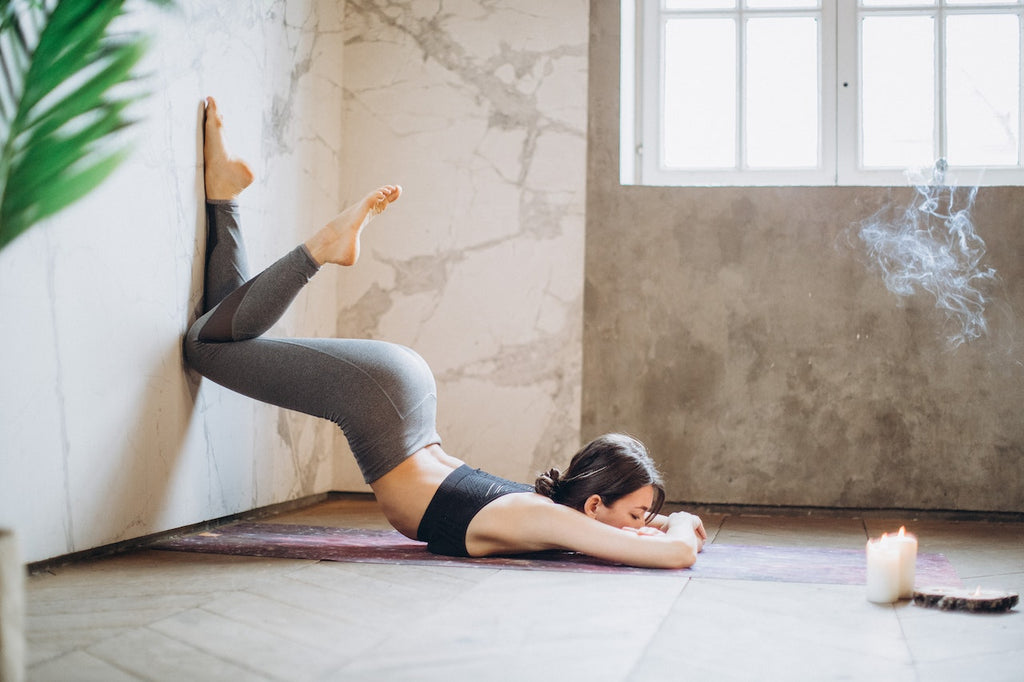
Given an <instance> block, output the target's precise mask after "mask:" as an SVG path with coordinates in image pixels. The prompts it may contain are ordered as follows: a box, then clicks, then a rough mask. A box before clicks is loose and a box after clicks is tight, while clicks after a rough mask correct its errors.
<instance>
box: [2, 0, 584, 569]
mask: <svg viewBox="0 0 1024 682" xmlns="http://www.w3.org/2000/svg"><path fill="white" fill-rule="evenodd" d="M178 4H179V9H178V10H176V11H172V12H169V13H164V12H160V11H158V10H154V9H145V10H143V11H144V14H143V15H141V16H136V17H135V20H136V21H138V22H139V23H141V24H144V25H150V26H156V25H157V24H159V31H158V32H157V34H156V42H155V44H154V47H153V50H152V51H151V53H150V55H149V57H148V58H147V62H146V64H145V65H144V68H145V69H146V70H148V71H149V72H151V73H152V74H153V80H152V81H151V84H152V89H153V94H152V96H151V97H150V98H149V99H148V100H147V101H146V102H145V103H144V105H143V107H142V110H141V111H140V113H141V114H142V115H143V116H144V121H143V123H142V124H141V125H140V126H139V127H138V128H136V130H135V136H136V137H137V140H138V144H137V152H136V153H135V155H134V156H133V157H132V158H131V160H130V161H129V162H128V163H126V164H125V165H124V166H123V167H122V168H121V169H120V170H119V172H118V173H117V174H116V175H115V176H114V177H113V178H112V179H110V180H109V181H108V182H107V183H106V184H105V185H103V186H102V187H101V188H100V189H99V190H97V191H96V192H94V193H93V194H92V195H90V196H89V197H87V198H86V199H85V200H83V201H82V202H81V203H79V204H77V205H75V206H74V207H72V208H71V209H69V210H68V211H66V212H65V213H63V214H61V215H59V216H57V217H55V218H54V219H52V220H50V221H48V222H47V223H46V224H43V225H39V226H36V227H35V228H33V229H32V230H30V231H29V232H28V233H26V234H25V235H23V236H22V237H20V238H19V239H18V240H17V241H16V242H14V243H13V244H12V245H10V246H9V247H8V248H6V249H4V250H3V251H0V320H2V323H0V324H2V325H3V330H4V332H5V333H4V334H3V335H2V336H0V372H2V374H0V527H3V526H6V527H13V528H14V529H15V530H16V531H17V533H18V535H19V537H20V542H21V545H22V550H23V556H24V558H25V559H26V560H27V561H39V560H43V559H46V558H50V557H54V556H58V555H62V554H66V553H70V552H75V551H81V550H85V549H90V548H94V547H97V546H101V545H104V544H108V543H112V542H117V541H121V540H126V539H130V538H135V537H139V536H142V535H146V534H148V533H153V532H157V531H161V530H166V529H169V528H175V527H179V526H182V525H187V524H192V523H197V522H200V521H203V520H207V519H211V518H217V517H220V516H225V515H228V514H232V513H236V512H240V511H245V510H249V509H253V508H256V507H260V506H265V505H268V504H272V503H276V502H281V501H285V500H289V499H295V498H299V497H303V496H307V495H310V494H314V493H317V492H324V491H327V490H331V489H354V490H359V489H364V488H363V486H362V483H361V479H360V477H359V476H358V473H357V472H356V470H355V466H354V464H353V463H352V462H351V458H350V457H348V456H347V453H346V452H345V451H346V450H347V447H346V446H345V444H344V440H343V439H342V438H341V437H340V436H339V435H338V431H337V429H336V428H335V427H334V425H333V424H330V423H328V422H322V421H318V420H315V419H313V418H309V417H305V416H304V415H299V414H295V413H290V412H285V411H282V410H278V409H276V408H271V407H268V406H264V405H260V404H257V403H255V402H253V401H251V400H249V399H247V398H243V397H241V396H237V395H234V394H232V393H231V392H229V391H226V390H224V389H221V388H220V387H218V386H216V385H213V384H212V383H210V382H209V381H206V380H202V381H200V380H199V378H198V377H197V375H195V374H194V373H192V372H190V371H188V370H186V369H185V368H184V367H183V365H182V360H181V345H180V343H181V336H182V334H183V333H184V331H185V329H186V328H187V326H188V324H189V323H190V322H191V321H192V320H193V319H194V318H195V309H196V306H197V304H198V302H199V300H200V297H201V288H202V286H201V285H202V282H201V279H202V254H203V247H204V243H205V226H204V218H203V213H202V203H201V200H202V191H201V189H202V177H201V166H200V158H201V154H200V151H201V150H200V144H201V136H200V121H201V110H200V102H201V99H202V97H203V96H204V95H206V94H214V95H216V96H217V97H218V100H219V102H220V103H221V106H222V110H223V111H224V113H225V114H226V117H227V119H228V125H229V130H230V133H229V135H230V141H231V142H233V147H234V148H235V149H236V150H237V151H238V152H239V153H240V154H241V155H243V156H245V157H246V158H247V159H249V160H250V161H252V163H253V165H254V166H255V167H256V171H257V176H258V178H259V180H258V181H257V184H256V186H254V187H253V188H252V189H251V190H250V191H249V192H248V193H247V195H246V196H245V199H244V201H243V211H244V219H245V230H246V233H247V236H248V240H249V242H248V246H249V257H250V264H251V266H252V267H253V268H254V269H256V268H260V267H262V266H264V265H266V264H268V263H269V262H271V261H272V260H273V259H274V258H276V257H277V256H279V255H280V254H281V253H283V252H284V251H285V250H287V249H289V248H291V247H292V246H294V244H296V243H297V242H298V241H300V240H302V239H304V238H305V236H306V235H307V234H308V232H309V229H310V228H311V227H314V226H316V225H318V224H320V223H322V222H323V221H325V220H326V219H329V218H330V217H331V216H332V215H333V214H334V212H335V211H336V210H337V209H338V208H339V207H340V206H342V205H343V203H344V202H345V201H348V200H351V199H353V198H355V197H356V196H359V195H360V194H361V193H362V192H363V191H365V190H366V189H369V188H370V187H371V186H373V185H375V184H377V183H381V182H399V183H401V184H403V185H404V186H405V189H406V194H405V196H404V197H403V199H402V201H401V203H400V205H396V206H395V208H394V210H393V211H391V212H389V215H388V216H387V217H386V220H387V222H384V221H382V222H381V223H380V224H379V227H380V229H375V228H376V226H374V227H371V231H370V233H369V234H368V235H367V238H366V241H365V255H364V259H363V261H362V262H361V263H360V267H357V268H355V269H353V270H348V271H340V270H338V269H332V270H330V271H325V272H323V273H321V274H320V275H319V276H318V277H317V278H316V279H315V280H314V281H313V283H312V284H311V285H310V287H308V289H307V290H306V291H305V292H304V293H303V295H302V296H301V297H300V298H299V299H298V301H297V302H296V304H295V306H294V307H293V309H292V310H291V311H290V313H289V314H288V316H287V317H286V318H285V319H284V320H283V321H282V323H281V324H280V325H279V327H278V328H277V329H276V330H275V331H276V332H278V333H283V334H293V335H299V334H301V335H313V336H316V335H320V336H328V335H333V334H335V333H338V334H342V335H349V336H357V335H362V336H369V337H373V338H386V339H389V340H394V341H398V342H402V343H406V344H408V345H411V346H413V347H415V348H417V349H418V350H419V351H420V352H421V353H422V354H423V355H424V356H425V357H426V358H427V360H428V361H429V362H430V363H431V365H432V366H433V368H434V370H435V373H436V374H437V375H438V383H439V389H440V393H441V395H440V398H441V404H440V415H439V429H440V431H441V433H442V436H443V437H444V438H445V447H446V449H447V450H449V451H450V452H452V453H453V454H456V455H458V456H461V457H463V458H465V459H467V460H469V461H470V462H471V463H473V464H474V465H476V466H483V467H484V468H488V469H490V470H492V471H494V472H495V473H498V474H502V475H506V476H510V477H514V478H518V479H520V480H530V477H532V475H534V473H535V472H536V470H537V469H539V468H541V467H544V466H548V465H549V464H551V463H554V462H562V461H565V459H566V458H567V457H568V455H569V454H571V452H572V451H573V450H574V449H575V448H576V447H577V445H578V442H577V441H578V439H579V401H580V365H581V359H580V354H581V350H580V348H581V342H580V337H581V328H582V321H581V315H582V287H583V276H582V269H583V204H584V161H585V159H584V157H585V126H586V124H585V120H586V118H585V102H586V57H587V15H588V6H587V3H586V1H585V0H572V1H571V2H570V1H568V0H560V1H559V2H556V3H549V2H547V1H546V0H521V1H517V2H513V3H497V4H498V6H497V7H493V6H492V5H494V3H490V2H486V0H467V1H465V2H385V1H381V2H363V1H356V0H349V2H347V3H342V2H335V1H330V0H319V1H318V0H304V1H301V0H288V1H287V3H286V2H284V1H283V0H277V1H269V0H263V1H261V0H249V1H248V2H240V1H233V2H230V3H221V2H218V3H211V2H201V1H200V0H181V1H180V2H179V3H178ZM343 84H344V87H345V90H344V92H343V90H342V85H343ZM339 452H340V453H341V455H342V456H338V453H339Z"/></svg>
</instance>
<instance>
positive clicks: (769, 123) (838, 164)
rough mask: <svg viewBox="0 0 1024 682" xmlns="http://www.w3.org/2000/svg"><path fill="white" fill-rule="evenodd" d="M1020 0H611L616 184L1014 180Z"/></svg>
mask: <svg viewBox="0 0 1024 682" xmlns="http://www.w3.org/2000/svg"><path fill="white" fill-rule="evenodd" d="M1022 15H1024V0H622V45H623V50H622V74H621V81H622V148H621V152H622V153H621V158H622V182H623V183H624V184H647V185H728V184H734V185H784V184H797V185H800V184H804V185H833V184H840V185H856V184H872V185H895V184H905V183H906V178H905V171H906V170H908V169H921V168H925V169H926V168H928V167H930V166H932V165H933V164H934V163H936V161H937V160H938V159H940V158H941V159H945V160H946V162H947V164H948V169H947V170H946V178H947V180H948V181H950V182H956V183H959V184H991V185H995V184H1024V163H1022V162H1024V159H1022V150H1021V140H1022V135H1021V129H1022V121H1021V113H1022V107H1021V93H1022V88H1021V49H1022V48H1021V22H1022Z"/></svg>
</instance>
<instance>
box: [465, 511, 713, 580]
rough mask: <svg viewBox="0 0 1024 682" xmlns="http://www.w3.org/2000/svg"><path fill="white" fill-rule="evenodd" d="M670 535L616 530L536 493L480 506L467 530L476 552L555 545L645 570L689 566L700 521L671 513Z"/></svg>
mask: <svg viewBox="0 0 1024 682" xmlns="http://www.w3.org/2000/svg"><path fill="white" fill-rule="evenodd" d="M667 519H668V520H667V530H666V531H665V532H664V533H654V534H639V533H638V532H637V531H636V530H635V529H622V528H613V527H612V526H609V525H606V524H603V523H601V522H600V521H596V520H594V519H591V518H588V517H587V516H586V515H584V514H581V513H580V512H578V511H576V510H574V509H570V508H569V507H566V506H564V505H560V504H556V503H554V502H552V501H551V500H549V499H547V498H544V497H541V496H540V495H534V494H516V495H506V496H505V497H502V498H499V499H497V500H495V501H494V502H492V503H491V504H489V505H487V506H486V507H484V508H483V509H482V510H480V513H479V514H477V516H476V517H475V518H474V519H473V521H472V523H470V525H469V528H468V530H467V533H466V547H467V549H468V550H469V553H470V554H471V555H472V556H486V555H490V554H515V553H522V552H535V551H541V550H549V549H560V550H569V551H573V552H581V553H583V554H588V555H590V556H593V557H597V558H599V559H605V560H607V561H614V562H617V563H623V564H628V565H630V566H641V567H645V568H688V567H689V566H692V565H693V564H694V563H695V562H696V561H697V552H699V551H700V548H701V545H702V541H701V539H700V537H699V536H698V533H697V531H696V528H697V526H699V525H700V519H698V518H697V517H695V516H693V515H691V514H685V513H679V514H673V515H672V516H670V517H667Z"/></svg>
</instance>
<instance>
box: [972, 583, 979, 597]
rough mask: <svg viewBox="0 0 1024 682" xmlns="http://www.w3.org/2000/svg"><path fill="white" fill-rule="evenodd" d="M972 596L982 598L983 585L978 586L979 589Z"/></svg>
mask: <svg viewBox="0 0 1024 682" xmlns="http://www.w3.org/2000/svg"><path fill="white" fill-rule="evenodd" d="M971 596H972V597H980V596H981V585H978V589H976V590H975V591H974V594H972V595H971Z"/></svg>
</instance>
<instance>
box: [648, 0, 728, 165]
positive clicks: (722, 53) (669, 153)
mask: <svg viewBox="0 0 1024 682" xmlns="http://www.w3.org/2000/svg"><path fill="white" fill-rule="evenodd" d="M664 97H665V99H664V111H663V113H662V116H663V118H662V131H663V133H662V146H663V149H662V154H661V159H662V164H663V165H665V166H667V167H670V168H733V167H735V164H736V23H735V22H734V21H733V20H732V19H672V20H669V21H667V22H665V87H664Z"/></svg>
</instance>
